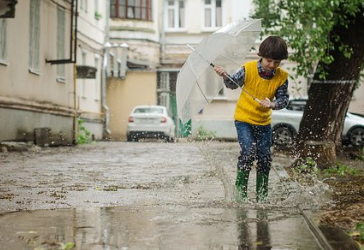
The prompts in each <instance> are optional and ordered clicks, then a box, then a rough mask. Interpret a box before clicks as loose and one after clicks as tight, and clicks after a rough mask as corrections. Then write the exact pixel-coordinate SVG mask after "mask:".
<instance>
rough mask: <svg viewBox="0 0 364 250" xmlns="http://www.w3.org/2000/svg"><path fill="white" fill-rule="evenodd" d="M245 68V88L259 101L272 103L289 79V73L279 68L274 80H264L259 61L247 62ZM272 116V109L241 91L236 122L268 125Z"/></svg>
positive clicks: (235, 117)
mask: <svg viewBox="0 0 364 250" xmlns="http://www.w3.org/2000/svg"><path fill="white" fill-rule="evenodd" d="M243 66H244V67H245V84H244V87H243V88H244V89H245V90H246V91H247V92H248V93H250V94H251V95H253V96H254V97H256V98H258V99H259V100H264V99H265V98H268V99H269V100H271V101H272V100H273V98H274V96H275V94H276V91H277V89H278V88H279V87H280V86H282V85H283V84H284V83H285V81H286V80H287V78H288V73H287V72H286V71H284V70H283V69H281V68H279V67H278V68H277V70H276V74H275V75H274V77H273V78H272V79H270V80H266V79H264V78H262V77H261V76H259V73H258V61H252V62H247V63H245V64H244V65H243ZM271 114H272V110H271V109H270V108H264V107H263V106H261V105H260V104H259V103H258V102H257V101H255V100H253V98H252V97H251V96H250V95H248V94H247V93H246V92H245V91H241V94H240V97H239V100H238V102H237V104H236V108H235V115H234V119H235V120H237V121H241V122H247V123H250V124H254V125H268V124H270V123H271Z"/></svg>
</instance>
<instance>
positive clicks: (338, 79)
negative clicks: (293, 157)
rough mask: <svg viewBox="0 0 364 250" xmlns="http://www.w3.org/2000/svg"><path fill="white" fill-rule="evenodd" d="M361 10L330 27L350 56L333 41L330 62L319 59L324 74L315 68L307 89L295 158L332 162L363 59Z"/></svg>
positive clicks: (323, 165) (363, 45) (326, 163)
mask: <svg viewBox="0 0 364 250" xmlns="http://www.w3.org/2000/svg"><path fill="white" fill-rule="evenodd" d="M363 11H364V8H362V10H361V11H359V12H358V13H357V14H356V15H355V16H348V19H347V22H346V25H347V26H346V27H345V26H343V25H339V24H338V25H336V26H334V28H333V30H332V33H331V36H330V38H331V39H334V38H333V37H334V35H338V36H339V37H340V39H341V42H342V43H343V44H346V45H348V46H349V47H350V48H352V52H353V53H352V55H351V57H350V58H346V57H345V56H344V55H343V53H342V52H341V51H339V47H340V44H339V43H338V42H335V46H334V49H332V50H330V51H329V54H330V55H331V56H332V57H333V58H334V61H333V62H332V63H331V64H329V65H327V64H324V63H322V62H319V66H322V68H323V70H324V71H325V72H326V73H327V74H328V75H327V77H326V80H320V78H319V72H317V71H316V72H315V74H314V78H313V82H312V84H311V86H310V88H309V91H308V97H309V99H308V102H307V105H306V107H305V111H304V114H303V118H302V120H301V124H300V130H299V133H298V136H297V141H296V143H297V144H296V145H297V146H296V149H297V153H298V158H301V159H303V158H306V157H311V158H313V159H314V160H316V162H317V164H318V166H319V167H321V168H325V167H328V166H331V165H333V164H334V163H335V162H336V152H337V150H338V149H339V148H340V147H341V140H342V129H343V124H344V119H345V115H346V112H347V109H348V107H349V104H350V101H351V98H352V96H353V93H354V90H355V87H356V83H357V81H358V79H359V74H360V70H361V65H362V62H363V59H364V16H363V14H362V13H363Z"/></svg>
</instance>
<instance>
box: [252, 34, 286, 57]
mask: <svg viewBox="0 0 364 250" xmlns="http://www.w3.org/2000/svg"><path fill="white" fill-rule="evenodd" d="M258 56H260V57H264V58H271V59H273V60H284V59H287V58H288V50H287V44H286V42H285V41H284V40H283V39H282V38H281V37H279V36H269V37H267V38H266V39H265V40H264V41H263V42H262V43H261V44H260V46H259V52H258Z"/></svg>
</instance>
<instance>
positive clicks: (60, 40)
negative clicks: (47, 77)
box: [57, 8, 66, 81]
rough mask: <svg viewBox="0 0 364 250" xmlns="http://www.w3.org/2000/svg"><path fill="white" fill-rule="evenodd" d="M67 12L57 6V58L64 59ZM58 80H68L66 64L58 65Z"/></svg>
mask: <svg viewBox="0 0 364 250" xmlns="http://www.w3.org/2000/svg"><path fill="white" fill-rule="evenodd" d="M65 34H66V13H65V11H64V9H61V8H57V58H58V59H63V58H65V56H66V49H65V47H66V44H65V40H66V37H65ZM57 80H60V81H65V80H66V65H65V64H58V65H57Z"/></svg>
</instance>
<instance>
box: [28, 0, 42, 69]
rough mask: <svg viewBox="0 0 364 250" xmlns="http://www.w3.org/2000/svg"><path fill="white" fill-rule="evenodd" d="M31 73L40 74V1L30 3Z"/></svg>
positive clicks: (32, 0)
mask: <svg viewBox="0 0 364 250" xmlns="http://www.w3.org/2000/svg"><path fill="white" fill-rule="evenodd" d="M29 6H30V8H29V9H30V13H29V72H31V73H35V74H40V7H41V2H40V0H31V1H30V3H29Z"/></svg>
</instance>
